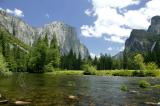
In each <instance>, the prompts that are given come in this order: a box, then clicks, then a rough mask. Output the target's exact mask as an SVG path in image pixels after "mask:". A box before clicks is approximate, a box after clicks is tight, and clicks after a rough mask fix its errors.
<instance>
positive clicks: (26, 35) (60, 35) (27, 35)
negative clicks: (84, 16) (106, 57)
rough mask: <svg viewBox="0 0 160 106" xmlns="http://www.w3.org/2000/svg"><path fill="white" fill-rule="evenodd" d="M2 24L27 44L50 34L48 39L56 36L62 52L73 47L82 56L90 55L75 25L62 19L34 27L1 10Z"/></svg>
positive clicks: (0, 23) (64, 52)
mask: <svg viewBox="0 0 160 106" xmlns="http://www.w3.org/2000/svg"><path fill="white" fill-rule="evenodd" d="M0 25H1V26H2V27H4V28H5V29H6V30H7V31H8V32H10V33H11V34H12V35H14V36H15V37H16V38H18V39H19V40H20V41H22V42H24V43H25V44H27V45H30V46H32V44H33V43H34V42H35V41H36V40H37V39H38V38H39V37H44V36H45V35H46V34H47V36H48V41H49V42H50V41H51V39H52V38H53V37H54V36H55V37H56V38H57V42H58V45H59V46H60V50H61V53H62V54H68V53H69V52H70V50H71V49H72V50H73V52H74V53H75V54H76V55H77V56H78V55H79V54H81V56H82V58H85V57H87V56H89V52H88V49H87V48H86V47H85V46H84V45H83V44H81V43H80V41H79V39H78V37H77V33H76V30H75V28H74V27H72V26H70V25H67V24H65V23H64V22H61V21H54V22H52V23H49V24H46V25H44V26H42V27H38V28H33V27H32V26H29V25H28V24H26V23H25V22H24V21H23V20H22V19H21V18H18V17H15V16H12V15H9V14H8V13H6V12H5V11H0Z"/></svg>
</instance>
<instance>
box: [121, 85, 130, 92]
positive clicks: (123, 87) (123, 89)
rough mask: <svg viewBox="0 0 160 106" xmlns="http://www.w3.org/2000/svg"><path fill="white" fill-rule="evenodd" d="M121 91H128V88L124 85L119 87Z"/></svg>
mask: <svg viewBox="0 0 160 106" xmlns="http://www.w3.org/2000/svg"><path fill="white" fill-rule="evenodd" d="M120 89H121V91H128V87H127V86H126V85H124V84H123V85H121V88H120Z"/></svg>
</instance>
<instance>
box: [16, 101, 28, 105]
mask: <svg viewBox="0 0 160 106" xmlns="http://www.w3.org/2000/svg"><path fill="white" fill-rule="evenodd" d="M14 104H16V105H29V104H31V102H25V101H15V102H14Z"/></svg>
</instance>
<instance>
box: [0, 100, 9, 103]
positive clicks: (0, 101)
mask: <svg viewBox="0 0 160 106" xmlns="http://www.w3.org/2000/svg"><path fill="white" fill-rule="evenodd" d="M7 102H8V100H0V103H7Z"/></svg>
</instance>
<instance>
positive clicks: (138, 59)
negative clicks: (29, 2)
mask: <svg viewBox="0 0 160 106" xmlns="http://www.w3.org/2000/svg"><path fill="white" fill-rule="evenodd" d="M134 61H135V63H136V64H137V65H138V66H139V68H140V69H141V70H144V69H145V64H144V58H143V56H142V55H141V54H137V55H135V57H134Z"/></svg>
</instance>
